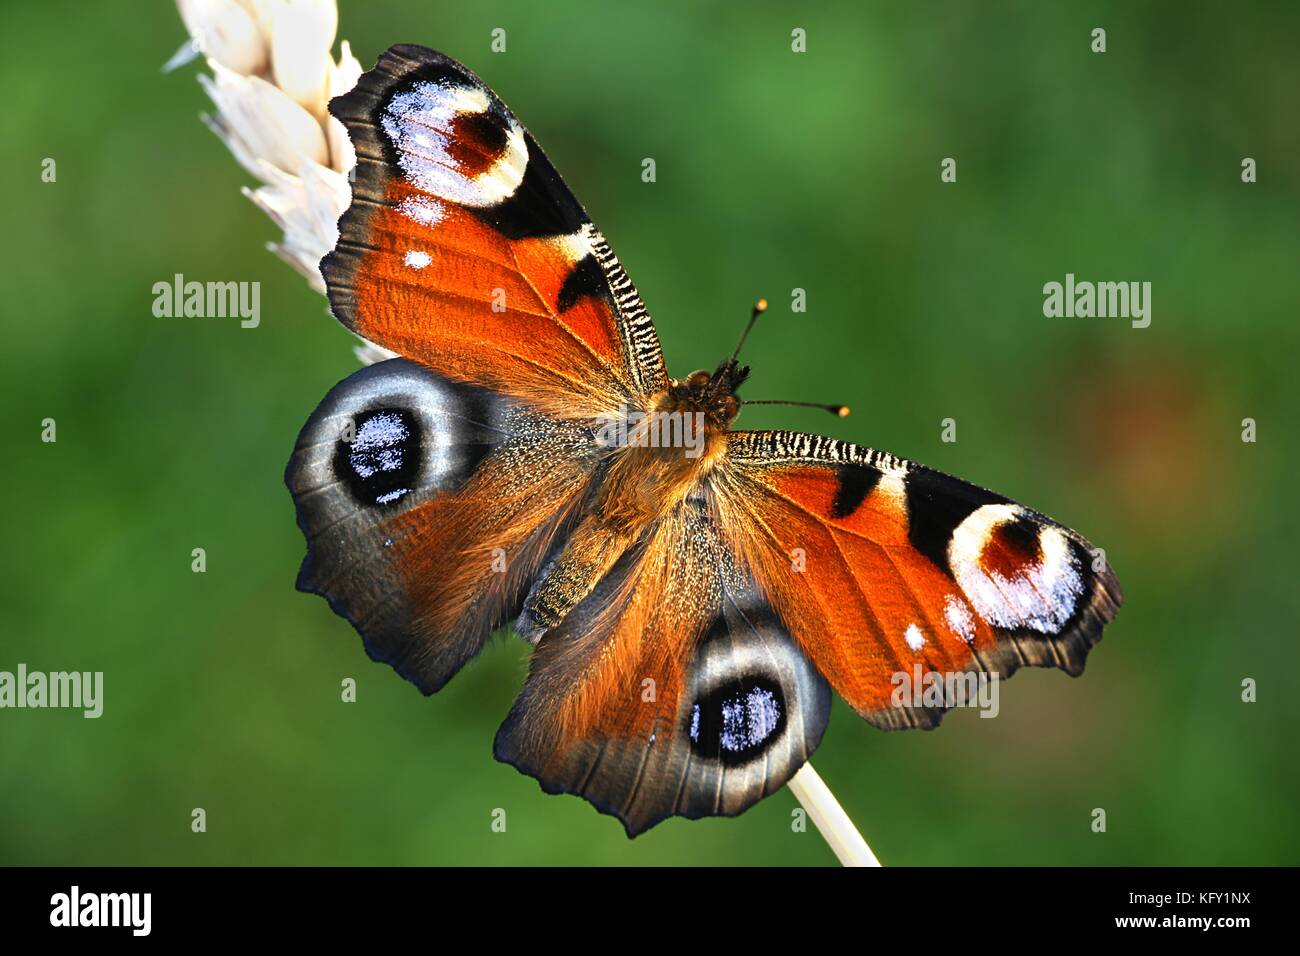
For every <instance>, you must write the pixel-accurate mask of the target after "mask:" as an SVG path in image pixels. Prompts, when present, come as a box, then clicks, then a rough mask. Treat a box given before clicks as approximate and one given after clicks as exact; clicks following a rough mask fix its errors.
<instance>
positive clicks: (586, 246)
mask: <svg viewBox="0 0 1300 956" xmlns="http://www.w3.org/2000/svg"><path fill="white" fill-rule="evenodd" d="M330 110H331V112H332V113H333V114H334V115H335V116H336V117H338V118H339V119H340V120H342V122H343V123H344V124H345V126H346V127H347V129H348V132H349V134H350V136H351V137H352V140H353V143H354V145H355V147H356V151H357V167H356V174H355V182H354V184H353V187H352V188H353V201H352V205H351V206H350V207H349V209H348V210H347V212H346V213H345V214H344V216H343V218H342V220H341V221H340V223H339V232H340V237H339V242H338V244H337V246H336V247H335V249H334V251H333V252H331V253H330V254H329V255H328V256H326V257H325V259H324V260H323V261H322V263H321V272H322V274H323V275H324V277H325V280H326V284H327V286H328V288H329V295H330V303H331V305H332V307H333V310H334V314H335V315H336V316H338V318H339V319H340V320H341V321H342V322H343V323H344V324H346V325H347V326H348V327H349V328H351V329H352V330H353V331H355V332H357V333H358V334H359V335H361V336H363V337H365V338H367V339H369V340H370V341H372V342H375V343H377V344H379V345H381V346H384V347H385V348H388V349H391V350H393V351H395V352H397V353H399V354H401V355H405V356H407V357H409V358H413V359H416V360H418V361H420V362H422V363H424V364H426V365H428V366H429V367H430V368H433V369H434V370H435V371H438V372H441V373H443V374H445V375H447V376H448V377H450V378H453V379H457V380H460V381H465V382H471V383H474V384H479V385H484V386H488V387H491V388H493V389H495V390H497V391H499V392H502V393H504V394H507V395H511V396H514V397H516V398H518V399H520V400H522V401H526V402H528V403H529V404H531V405H533V406H535V407H539V408H541V409H543V410H545V411H547V412H548V413H549V414H551V415H553V416H555V417H578V416H580V415H586V416H588V417H590V416H591V415H594V414H596V413H598V412H601V411H607V410H609V409H614V408H618V407H619V406H620V405H621V404H623V403H624V402H626V401H628V400H629V399H636V398H639V397H642V396H645V395H649V394H652V393H654V392H656V391H658V390H659V389H661V388H663V387H664V386H665V384H666V381H667V379H666V375H665V373H664V368H663V360H662V357H661V354H660V350H659V343H658V339H657V337H656V335H655V331H654V326H653V324H652V323H651V321H650V317H649V315H648V314H647V313H646V311H645V308H644V306H643V305H642V303H641V299H640V297H639V296H638V295H637V292H636V289H635V288H634V287H633V286H632V283H631V281H630V280H629V279H628V277H627V274H626V273H625V272H624V271H623V269H622V266H621V265H619V263H618V260H617V259H616V258H615V257H614V255H613V253H612V252H611V251H610V249H609V247H608V245H607V244H606V243H605V240H604V238H603V237H602V236H601V234H600V233H599V232H598V231H597V230H596V228H595V227H594V226H593V225H592V223H591V221H590V219H589V218H588V216H587V214H586V212H585V210H584V209H583V208H582V206H581V204H579V203H578V201H577V200H576V199H575V198H574V197H573V194H572V193H571V192H570V191H569V189H568V187H567V186H566V185H565V184H564V181H563V180H562V179H561V178H560V176H559V174H558V173H557V172H556V171H555V169H554V167H553V166H552V165H551V163H550V161H549V160H548V159H547V158H546V155H545V154H544V153H543V152H542V150H541V148H540V147H539V146H538V145H537V142H536V140H534V139H533V137H532V134H530V133H529V132H528V131H527V130H526V129H525V128H524V127H523V126H522V125H521V124H520V123H519V121H518V120H517V119H516V118H515V117H514V115H513V114H512V113H511V112H510V111H509V110H508V109H507V108H506V107H505V105H504V104H503V103H502V102H501V100H500V99H499V98H498V97H497V96H496V95H495V94H494V93H493V92H492V91H491V90H489V89H488V88H487V86H486V85H484V84H483V82H482V81H481V80H479V78H478V77H476V76H475V75H474V74H473V73H471V72H470V71H469V70H468V69H466V68H465V67H464V66H462V65H460V64H459V63H457V62H455V61H454V60H451V59H449V58H447V57H445V56H443V55H442V54H439V53H435V52H433V51H432V50H427V49H424V48H423V47H416V46H399V47H394V48H392V49H391V50H389V51H388V52H387V53H385V54H384V55H383V56H382V57H381V58H380V60H379V63H378V64H377V65H376V67H375V68H374V69H373V70H371V71H370V72H368V73H366V74H365V75H364V76H362V78H361V80H360V82H359V83H358V84H357V86H356V88H355V89H353V90H352V91H351V92H349V93H347V94H346V95H344V96H342V97H339V98H337V99H335V100H334V101H333V102H332V103H331V104H330Z"/></svg>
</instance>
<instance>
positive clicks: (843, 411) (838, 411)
mask: <svg viewBox="0 0 1300 956" xmlns="http://www.w3.org/2000/svg"><path fill="white" fill-rule="evenodd" d="M740 404H741V405H742V406H743V405H793V406H795V407H796V408H820V409H821V410H822V411H824V412H830V413H831V414H832V415H834V416H836V417H837V418H848V417H849V406H847V405H823V404H821V403H820V402H786V401H781V400H779V399H762V400H759V401H751V400H750V399H745V400H744V401H742V402H741V403H740Z"/></svg>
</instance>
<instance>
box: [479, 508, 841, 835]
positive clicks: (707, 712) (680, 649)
mask: <svg viewBox="0 0 1300 956" xmlns="http://www.w3.org/2000/svg"><path fill="white" fill-rule="evenodd" d="M829 714H830V688H829V687H828V686H827V684H826V681H825V680H824V679H823V678H822V676H821V675H820V674H819V673H818V672H817V670H816V669H815V668H814V667H813V666H812V665H811V664H810V663H809V662H808V660H807V658H806V657H805V656H804V655H803V654H802V653H801V652H800V650H799V648H798V647H796V645H795V644H794V643H793V641H791V639H790V636H789V635H788V634H787V633H786V631H785V629H784V627H783V626H782V625H781V623H780V621H779V620H778V619H777V618H776V616H775V614H773V612H772V609H771V607H770V606H768V605H767V603H766V602H765V601H764V600H763V599H762V598H761V596H760V595H759V593H758V592H757V590H756V589H755V588H754V586H753V582H752V580H751V579H749V578H748V576H747V573H746V572H745V571H744V570H743V568H742V566H741V564H740V563H739V562H738V561H737V559H736V558H735V557H734V556H733V555H731V554H730V553H729V552H728V551H727V550H726V548H725V545H724V544H723V541H722V537H721V535H720V534H719V533H718V532H717V530H716V525H715V521H714V519H713V518H712V517H711V516H710V515H709V514H708V511H707V509H705V508H703V507H701V506H700V504H699V503H694V504H687V505H685V506H683V507H682V508H681V509H680V510H679V512H678V513H677V514H675V515H673V516H670V517H669V518H667V519H665V520H664V521H663V522H661V523H660V524H659V525H658V526H657V527H655V528H654V529H653V530H652V531H651V532H649V534H648V536H647V539H646V540H645V541H644V542H642V543H641V545H640V546H638V547H636V548H634V549H632V550H630V551H629V552H628V553H627V554H625V555H624V556H623V558H622V559H621V560H620V561H619V562H618V564H617V565H616V566H615V567H614V568H613V570H611V572H610V573H609V575H608V576H607V577H606V578H605V579H604V580H602V581H601V582H600V584H599V585H598V586H597V588H596V589H595V590H594V591H593V592H592V593H591V594H590V595H589V596H588V597H587V598H586V599H585V600H584V601H583V602H582V603H581V604H579V605H578V606H577V607H576V608H575V609H574V610H573V611H572V612H571V613H570V614H569V616H568V617H567V618H566V619H565V621H564V622H563V623H562V624H561V625H559V626H558V627H557V628H555V629H553V630H551V631H548V632H547V633H546V634H545V636H543V637H542V639H541V642H540V643H539V644H538V646H537V649H536V651H535V652H534V655H533V662H532V666H531V669H530V673H529V678H528V681H527V683H526V685H525V687H524V690H523V692H522V693H521V694H520V696H519V699H518V701H516V703H515V706H514V708H513V709H512V710H511V712H510V715H509V717H508V718H507V719H506V722H505V724H504V725H503V726H502V727H501V730H500V731H499V733H498V734H497V741H496V754H497V758H498V759H500V760H503V761H506V762H508V763H511V764H513V765H514V766H515V767H517V768H518V769H520V770H521V771H523V772H525V773H528V774H531V775H532V776H534V777H537V778H538V780H539V781H540V782H541V785H542V787H543V788H544V789H545V790H547V791H548V792H551V793H561V792H563V793H574V794H578V795H581V796H583V797H585V798H586V799H587V800H589V801H591V803H593V804H594V805H595V806H596V807H597V808H598V809H600V810H601V811H602V812H605V813H610V814H614V815H615V816H617V817H619V819H621V820H622V821H623V824H624V826H625V827H626V829H627V831H628V834H629V835H632V836H635V835H636V834H637V833H640V832H642V831H644V830H645V829H647V828H649V827H651V826H653V825H654V824H656V823H658V822H660V821H661V820H664V819H666V818H667V817H669V816H673V815H678V816H684V817H689V818H698V817H703V816H720V815H721V816H734V815H736V814H738V813H741V812H742V811H744V810H745V809H747V808H748V807H750V806H752V805H753V804H754V803H755V802H757V801H758V800H760V799H761V798H763V797H764V796H766V795H768V794H769V793H772V792H774V791H775V790H777V789H779V788H780V787H781V786H783V785H784V784H785V782H786V781H787V780H788V779H789V778H790V777H791V776H793V775H794V773H795V772H796V771H797V770H798V769H799V767H800V766H802V765H803V763H804V761H805V760H807V758H808V757H809V756H810V755H811V753H812V752H813V750H814V749H815V748H816V747H817V744H818V743H819V742H820V740H821V737H822V733H823V732H824V731H825V729H826V723H827V720H828V719H829Z"/></svg>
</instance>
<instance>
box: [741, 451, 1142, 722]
mask: <svg viewBox="0 0 1300 956" xmlns="http://www.w3.org/2000/svg"><path fill="white" fill-rule="evenodd" d="M729 452H730V455H729V464H728V465H727V466H726V467H724V468H723V469H720V471H719V473H718V475H717V478H716V480H715V487H716V490H717V491H718V498H719V507H720V510H721V514H722V518H723V520H722V526H723V528H724V529H725V530H726V532H727V534H728V536H729V538H730V543H731V547H732V548H733V549H734V550H735V551H736V553H738V554H741V555H744V556H745V558H746V559H747V560H748V561H749V562H750V563H751V564H752V566H753V568H754V572H755V575H756V577H757V579H758V581H759V583H760V585H761V587H762V589H763V591H764V592H765V594H766V595H767V597H768V599H769V600H770V601H771V602H772V604H773V606H774V607H775V609H776V611H777V613H778V614H779V616H780V617H781V619H782V621H783V622H784V623H785V625H786V626H787V627H788V628H789V630H790V633H791V634H792V635H793V637H794V639H795V640H796V641H797V642H798V644H799V645H800V646H801V647H802V648H803V649H804V651H805V652H806V653H807V654H808V656H809V657H810V658H811V659H812V661H813V663H814V664H815V665H816V666H817V667H818V669H819V670H820V671H821V672H822V674H824V675H825V676H826V678H827V680H828V681H830V683H831V686H833V687H834V688H835V689H836V691H838V692H839V693H840V695H841V696H843V697H844V698H845V699H846V700H847V701H848V702H849V703H850V704H852V705H853V707H854V708H855V709H856V710H857V711H858V712H859V713H860V714H862V715H863V716H864V717H866V718H867V719H868V720H870V721H871V722H872V723H874V724H876V725H878V726H881V727H886V728H897V727H915V726H924V727H932V726H935V725H937V724H938V722H939V720H940V719H942V715H943V711H944V710H945V709H946V708H947V706H950V705H951V703H952V701H951V700H948V701H945V702H944V703H943V704H940V705H938V706H934V705H933V703H932V702H930V701H926V702H924V703H923V704H922V705H919V706H917V705H916V704H918V700H917V699H915V698H913V697H912V696H911V695H910V693H909V694H906V695H902V696H897V695H896V691H898V690H900V689H901V688H905V687H907V686H908V684H907V683H906V682H905V681H904V680H903V679H902V677H901V676H900V675H908V678H909V680H912V682H913V683H914V675H916V674H917V673H918V671H917V667H918V665H919V667H920V673H921V674H931V673H934V674H941V675H955V674H963V673H971V672H983V673H989V674H999V675H1001V676H1010V675H1011V674H1012V673H1013V672H1014V671H1016V670H1017V669H1018V668H1019V667H1021V666H1024V665H1030V666H1039V667H1058V668H1060V669H1062V670H1064V671H1066V672H1067V673H1069V674H1072V675H1077V674H1079V673H1082V671H1083V667H1084V661H1085V658H1086V657H1087V654H1088V651H1089V650H1090V649H1091V648H1092V646H1093V645H1094V644H1096V643H1097V641H1099V640H1100V639H1101V631H1102V628H1103V626H1104V625H1105V624H1107V623H1108V622H1109V621H1110V620H1111V619H1112V618H1113V617H1114V615H1115V613H1116V611H1117V610H1118V608H1119V605H1120V602H1121V600H1122V597H1121V593H1120V589H1119V583H1118V582H1117V581H1116V580H1115V576H1114V574H1113V573H1112V572H1111V570H1110V568H1109V567H1107V566H1106V565H1105V564H1104V562H1103V561H1102V560H1101V559H1100V555H1099V553H1098V552H1096V551H1095V550H1094V549H1093V548H1092V546H1091V545H1090V544H1088V542H1087V541H1085V540H1084V539H1083V538H1082V537H1081V536H1080V535H1079V534H1077V533H1076V532H1074V531H1071V530H1069V529H1068V528H1065V527H1062V526H1061V525H1059V524H1057V523H1056V522H1054V521H1052V520H1051V519H1050V518H1046V517H1044V516H1043V515H1041V514H1038V513H1036V512H1034V511H1031V510H1029V509H1028V508H1025V507H1023V506H1021V505H1018V504H1016V503H1015V502H1012V501H1010V500H1008V499H1006V498H1003V497H1001V496H1000V495H996V494H993V493H992V492H989V491H985V490H984V489H982V488H978V487H976V486H974V485H970V484H967V483H966V482H963V481H959V480H958V479H956V478H952V477H949V476H947V475H944V474H941V473H940V472H936V471H932V470H930V469H928V468H924V467H922V466H919V465H915V464H912V463H910V462H907V461H904V460H902V459H899V458H895V457H893V456H892V455H888V454H886V453H883V452H878V451H874V450H872V449H868V448H861V447H858V446H856V445H850V444H847V443H844V442H839V441H835V440H833V439H829V438H822V437H820V436H814V435H803V434H798V433H793V432H735V433H732V434H731V435H730V436H729Z"/></svg>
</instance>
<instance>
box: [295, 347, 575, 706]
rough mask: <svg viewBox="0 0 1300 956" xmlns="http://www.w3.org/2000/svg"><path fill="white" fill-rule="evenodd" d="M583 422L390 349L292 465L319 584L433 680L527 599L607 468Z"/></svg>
mask: <svg viewBox="0 0 1300 956" xmlns="http://www.w3.org/2000/svg"><path fill="white" fill-rule="evenodd" d="M588 448H589V442H588V441H587V439H586V437H584V435H583V433H582V432H581V430H579V429H577V428H575V427H574V426H571V425H567V424H565V423H561V422H555V421H551V420H549V419H547V418H545V417H544V416H542V415H540V414H538V413H536V412H535V411H532V410H529V409H527V408H524V407H522V406H520V405H518V404H517V403H515V402H514V401H512V400H510V399H507V398H505V397H503V396H501V395H500V394H498V393H495V392H493V391H491V390H489V389H485V388H481V387H478V386H473V385H465V384H462V383H457V382H453V381H450V380H448V379H446V378H443V377H442V376H439V375H437V374H436V373H434V372H432V371H430V370H429V369H427V368H425V367H424V366H422V365H419V364H417V363H414V362H410V361H408V360H406V359H392V360H389V361H387V362H383V363H381V364H378V365H372V366H370V367H368V368H365V369H362V370H361V371H359V372H356V373H355V374H353V375H352V376H350V377H349V378H347V379H345V380H344V381H343V382H340V383H339V384H338V385H337V386H335V387H334V389H333V390H331V391H330V393H329V394H328V395H327V396H326V397H325V399H324V400H323V401H322V402H321V404H320V406H319V407H318V408H317V409H316V411H315V413H314V414H313V415H312V416H311V418H310V419H309V420H308V422H307V424H306V425H305V426H303V429H302V433H301V434H300V436H299V438H298V443H297V446H296V448H295V450H294V453H293V457H292V458H291V459H290V461H289V467H288V470H287V472H286V476H285V480H286V483H287V484H288V486H289V490H290V491H291V492H292V493H293V496H294V501H295V503H296V506H297V510H298V523H299V526H300V527H301V528H302V530H303V533H304V534H305V535H306V537H307V543H308V553H307V557H306V560H305V561H304V562H303V567H302V571H301V573H300V575H299V580H298V586H299V588H301V589H302V590H305V591H311V592H314V593H317V594H321V595H322V596H324V597H325V598H326V599H328V600H329V602H330V605H331V607H332V608H333V609H334V610H335V611H337V612H338V613H339V614H341V615H343V616H344V617H346V618H347V619H348V620H349V621H351V622H352V624H353V625H354V626H355V627H356V628H357V630H358V631H359V632H360V633H361V635H362V637H363V638H364V639H365V643H366V648H367V650H368V651H369V653H370V655H371V656H372V657H374V658H375V659H376V660H381V661H384V662H386V663H389V664H391V665H392V666H393V667H394V668H395V669H396V670H397V671H398V672H399V673H400V674H402V676H404V677H406V678H408V679H409V680H411V681H413V682H414V683H415V684H416V685H417V686H419V687H420V688H421V690H423V691H424V692H425V693H430V692H432V691H435V690H437V689H438V688H440V687H441V686H442V685H443V684H444V683H446V681H447V680H449V679H450V678H451V676H452V675H453V674H455V672H456V671H457V670H459V668H460V667H461V665H463V664H464V663H465V662H466V661H467V660H469V658H471V657H472V656H474V655H475V654H476V653H477V652H478V651H479V650H480V649H481V648H482V646H483V644H484V643H485V642H486V640H487V639H488V637H489V636H490V635H491V633H492V631H493V630H494V629H495V628H497V627H499V626H501V625H502V624H503V623H505V622H506V621H507V620H508V619H511V618H512V617H513V616H514V614H515V613H517V610H518V603H519V601H520V599H521V596H522V594H523V593H524V592H526V590H527V588H528V586H529V584H530V583H531V581H532V578H533V576H534V575H535V574H536V572H537V569H538V567H539V566H540V565H541V564H542V562H543V561H544V559H545V557H546V556H547V554H548V553H549V552H550V551H551V549H552V548H554V547H557V546H558V544H559V543H560V542H561V541H562V540H563V536H564V534H565V531H566V527H567V525H568V523H569V521H570V519H571V518H572V516H573V515H574V514H575V513H576V511H577V508H578V506H579V504H580V502H581V501H582V499H583V496H584V494H585V493H586V490H587V487H588V485H589V483H590V480H591V475H592V472H593V471H594V469H595V460H594V458H592V457H591V456H590V455H589V454H588V451H587V449H588Z"/></svg>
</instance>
